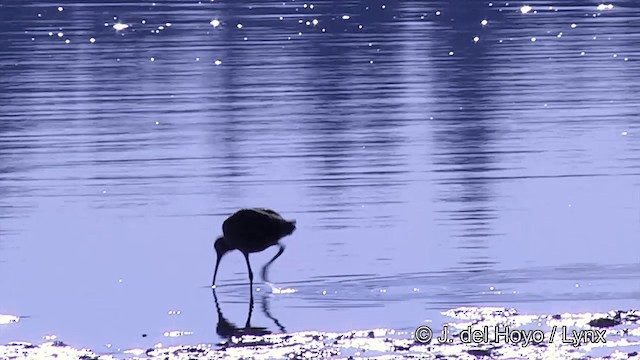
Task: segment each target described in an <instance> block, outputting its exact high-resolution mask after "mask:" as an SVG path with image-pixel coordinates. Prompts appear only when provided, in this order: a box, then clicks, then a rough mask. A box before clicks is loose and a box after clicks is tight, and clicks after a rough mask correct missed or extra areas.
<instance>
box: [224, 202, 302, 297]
mask: <svg viewBox="0 0 640 360" xmlns="http://www.w3.org/2000/svg"><path fill="white" fill-rule="evenodd" d="M295 229H296V222H295V220H285V219H284V218H283V217H282V216H280V214H278V213H277V212H275V211H273V210H271V209H265V208H251V209H240V210H238V211H237V212H235V213H234V214H233V215H231V216H229V217H228V218H227V219H226V220H225V221H224V222H223V223H222V233H223V236H221V237H219V238H218V239H217V240H216V242H215V243H214V248H215V249H216V253H217V260H216V268H215V270H214V272H213V282H212V285H215V283H216V274H217V273H218V266H219V265H220V260H221V259H222V256H224V254H226V253H227V252H229V251H231V250H236V249H237V250H240V252H242V254H243V255H244V258H245V260H246V262H247V270H248V271H249V285H252V284H253V271H251V264H250V263H249V254H250V253H256V252H260V251H263V250H265V249H266V248H268V247H270V246H273V245H278V246H279V247H280V250H279V251H278V253H277V254H276V255H275V256H274V257H273V258H272V259H271V261H269V262H268V263H267V264H266V265H265V266H264V267H263V268H262V278H263V279H264V280H265V281H268V280H267V268H268V267H269V265H271V263H273V262H274V261H275V260H276V259H277V258H278V257H279V256H280V255H282V253H283V252H284V245H283V244H280V243H279V241H280V239H282V238H283V237H285V236H288V235H291V234H292V233H293V232H294V231H295Z"/></svg>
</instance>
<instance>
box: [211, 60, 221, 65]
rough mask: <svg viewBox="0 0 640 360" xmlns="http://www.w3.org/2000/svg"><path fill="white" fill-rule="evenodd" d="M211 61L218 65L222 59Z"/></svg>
mask: <svg viewBox="0 0 640 360" xmlns="http://www.w3.org/2000/svg"><path fill="white" fill-rule="evenodd" d="M213 63H214V64H216V65H220V64H222V60H216V61H214V62H213Z"/></svg>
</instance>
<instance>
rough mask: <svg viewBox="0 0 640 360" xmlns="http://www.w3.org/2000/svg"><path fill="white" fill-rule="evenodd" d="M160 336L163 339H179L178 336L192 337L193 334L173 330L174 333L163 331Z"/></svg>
mask: <svg viewBox="0 0 640 360" xmlns="http://www.w3.org/2000/svg"><path fill="white" fill-rule="evenodd" d="M162 335H163V336H165V337H180V336H187V335H193V332H192V331H177V330H174V331H165V332H164V333H163V334H162Z"/></svg>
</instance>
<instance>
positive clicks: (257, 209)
mask: <svg viewBox="0 0 640 360" xmlns="http://www.w3.org/2000/svg"><path fill="white" fill-rule="evenodd" d="M254 210H256V211H261V212H263V213H267V214H269V215H271V216H274V217H276V218H279V219H282V215H280V214H278V213H277V212H276V211H275V210H271V209H267V208H254Z"/></svg>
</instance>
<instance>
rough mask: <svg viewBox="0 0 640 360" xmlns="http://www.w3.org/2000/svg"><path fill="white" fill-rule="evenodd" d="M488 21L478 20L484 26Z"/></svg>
mask: <svg viewBox="0 0 640 360" xmlns="http://www.w3.org/2000/svg"><path fill="white" fill-rule="evenodd" d="M488 23H489V22H488V21H487V20H482V21H481V22H480V24H482V26H486V25H487V24H488Z"/></svg>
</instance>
